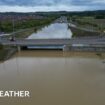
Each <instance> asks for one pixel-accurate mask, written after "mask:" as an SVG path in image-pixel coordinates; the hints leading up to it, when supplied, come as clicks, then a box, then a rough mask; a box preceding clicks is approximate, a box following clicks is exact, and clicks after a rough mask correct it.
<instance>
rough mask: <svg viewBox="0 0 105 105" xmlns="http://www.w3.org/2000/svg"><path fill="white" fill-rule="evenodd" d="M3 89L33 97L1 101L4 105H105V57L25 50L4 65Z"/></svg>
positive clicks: (0, 64) (1, 65)
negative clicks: (21, 91)
mask: <svg viewBox="0 0 105 105" xmlns="http://www.w3.org/2000/svg"><path fill="white" fill-rule="evenodd" d="M0 90H28V91H30V95H31V97H30V98H0V105H104V104H105V54H102V55H96V54H95V53H86V52H85V53H79V52H62V51H47V50H46V51H44V50H43V51H38V50H37V51H21V52H20V53H17V54H16V55H15V56H14V57H13V58H11V59H9V60H7V61H5V62H0Z"/></svg>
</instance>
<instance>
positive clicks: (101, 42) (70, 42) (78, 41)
mask: <svg viewBox="0 0 105 105" xmlns="http://www.w3.org/2000/svg"><path fill="white" fill-rule="evenodd" d="M0 43H1V44H2V45H9V46H16V47H18V49H20V48H21V47H28V46H39V47H41V46H49V48H50V47H51V46H61V48H62V49H63V51H68V50H70V49H71V48H72V49H73V48H84V47H85V48H88V49H89V48H95V49H96V48H98V49H99V48H100V49H105V37H100V38H99V37H93V38H89V37H88V38H72V39H16V40H15V41H10V40H8V39H1V40H0Z"/></svg>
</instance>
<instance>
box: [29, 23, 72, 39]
mask: <svg viewBox="0 0 105 105" xmlns="http://www.w3.org/2000/svg"><path fill="white" fill-rule="evenodd" d="M71 36H72V33H71V31H70V29H68V25H67V24H66V23H54V24H51V25H50V26H48V27H45V28H43V29H42V30H41V31H39V32H37V33H33V34H32V35H30V36H29V37H28V39H56V38H71Z"/></svg>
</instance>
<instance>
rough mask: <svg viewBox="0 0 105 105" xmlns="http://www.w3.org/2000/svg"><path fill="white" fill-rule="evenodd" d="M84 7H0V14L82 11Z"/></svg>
mask: <svg viewBox="0 0 105 105" xmlns="http://www.w3.org/2000/svg"><path fill="white" fill-rule="evenodd" d="M86 9H87V7H86V6H72V5H71V6H67V5H57V6H35V7H29V6H28V7H26V6H0V12H5V11H6V12H10V11H11V12H37V11H64V10H65V11H84V10H86Z"/></svg>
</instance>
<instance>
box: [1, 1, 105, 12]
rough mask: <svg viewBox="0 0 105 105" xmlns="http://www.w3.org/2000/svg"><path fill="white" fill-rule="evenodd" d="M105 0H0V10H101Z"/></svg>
mask: <svg viewBox="0 0 105 105" xmlns="http://www.w3.org/2000/svg"><path fill="white" fill-rule="evenodd" d="M103 9H105V0H0V12H10V11H11V12H36V11H84V10H103Z"/></svg>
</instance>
